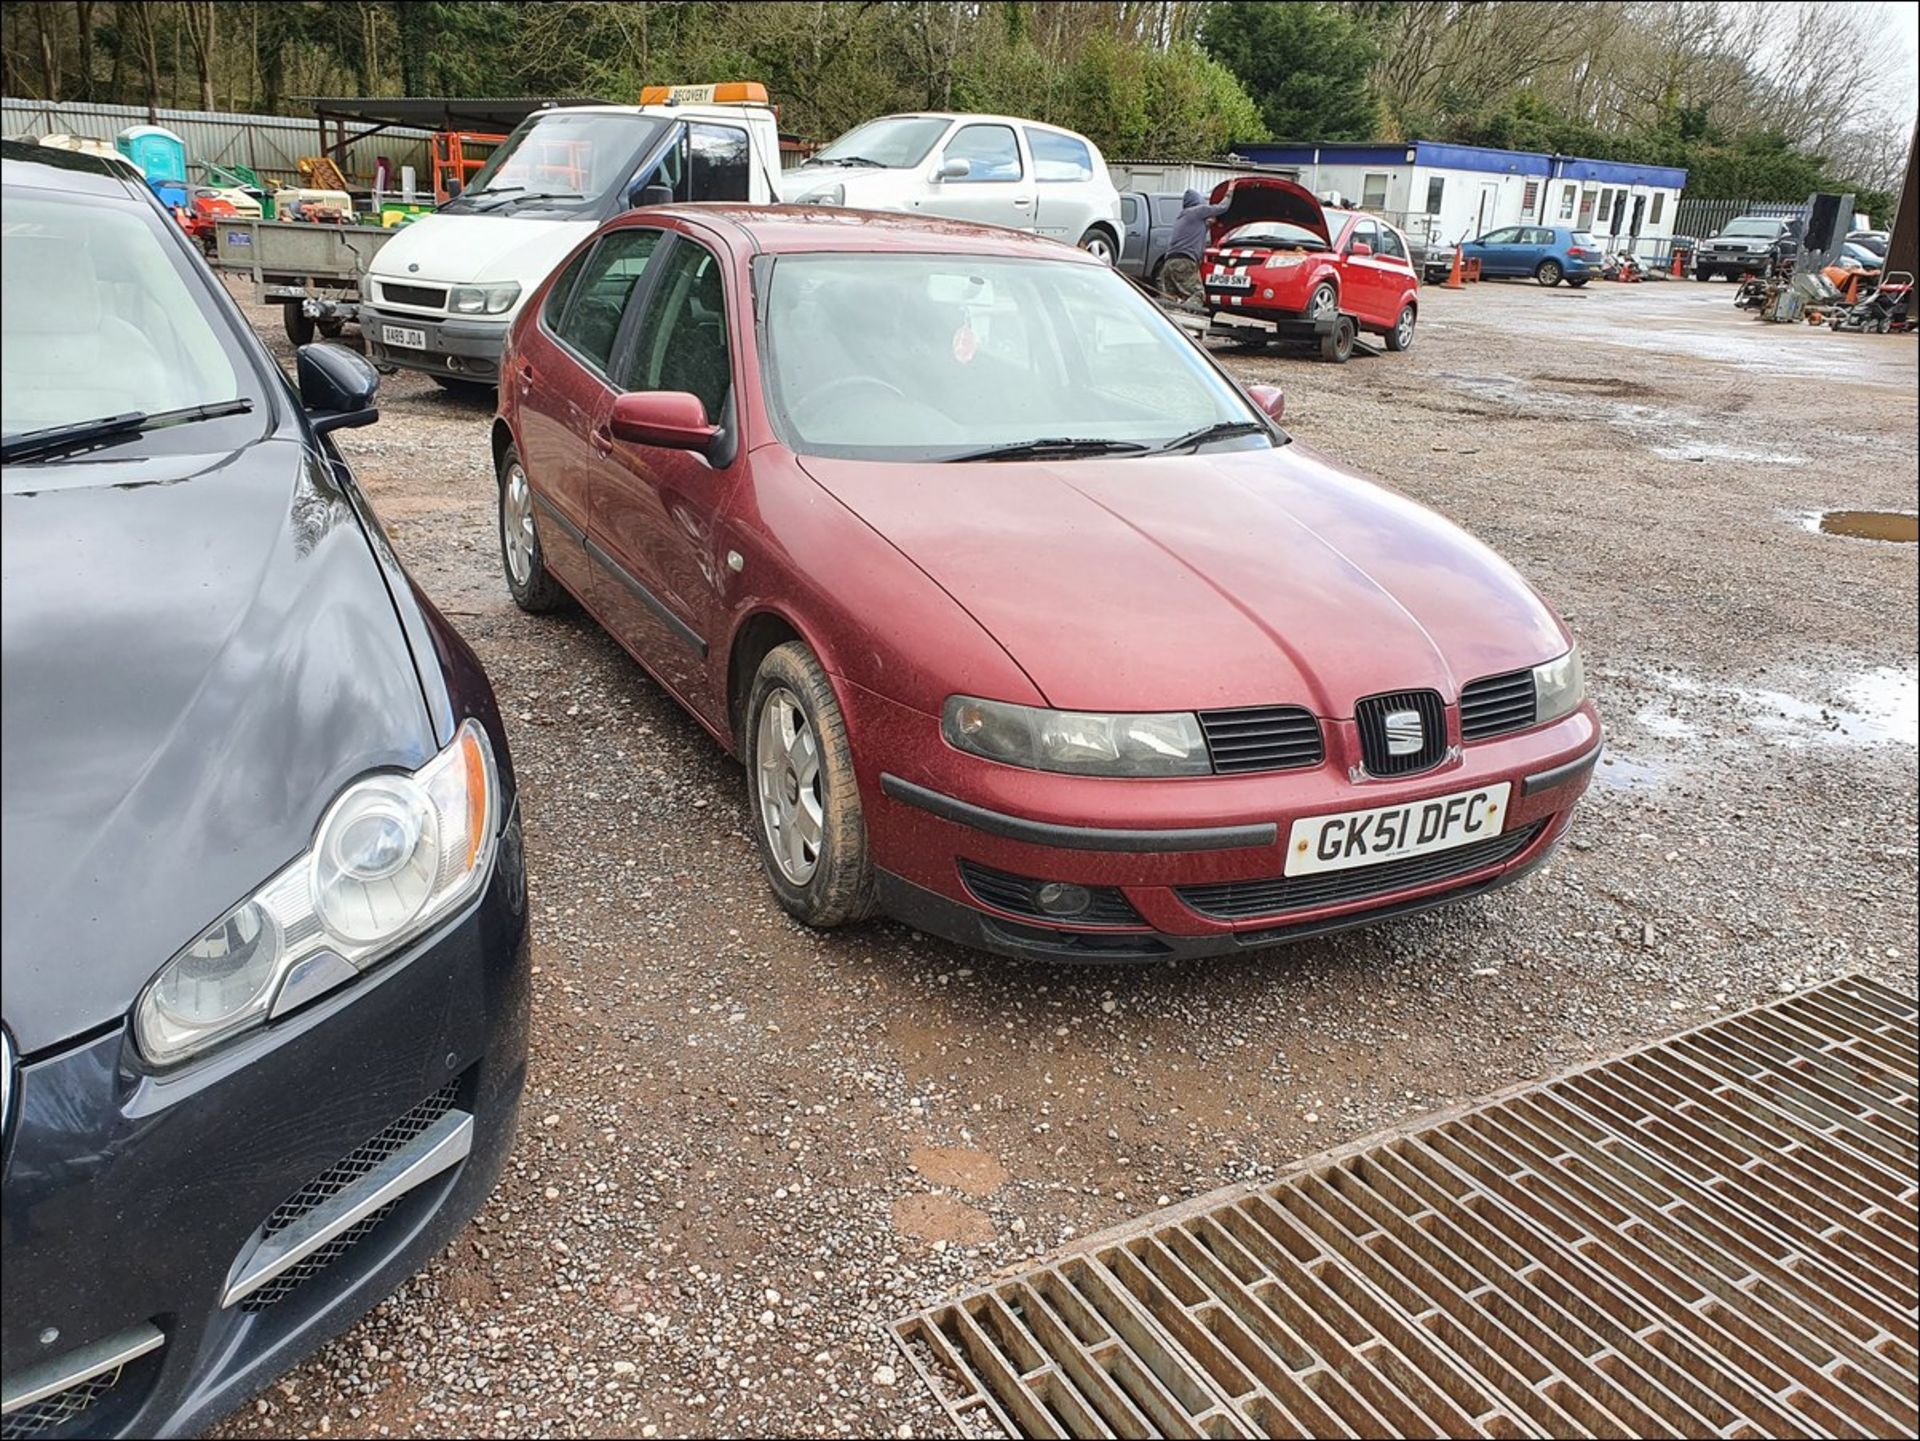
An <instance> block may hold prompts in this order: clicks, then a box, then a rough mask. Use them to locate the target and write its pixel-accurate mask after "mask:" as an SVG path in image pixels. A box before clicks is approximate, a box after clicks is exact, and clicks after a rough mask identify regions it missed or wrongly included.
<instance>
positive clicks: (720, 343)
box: [621, 238, 733, 424]
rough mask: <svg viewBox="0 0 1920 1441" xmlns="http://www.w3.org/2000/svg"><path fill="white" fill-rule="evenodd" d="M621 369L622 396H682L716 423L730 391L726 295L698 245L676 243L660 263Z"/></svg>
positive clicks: (714, 262)
mask: <svg viewBox="0 0 1920 1441" xmlns="http://www.w3.org/2000/svg"><path fill="white" fill-rule="evenodd" d="M632 349H633V354H632V357H631V358H630V360H629V361H628V363H627V364H626V365H625V366H624V367H623V368H622V370H623V378H622V382H621V383H622V386H623V388H625V389H627V390H684V391H687V392H688V393H689V394H692V395H697V396H699V397H700V403H701V404H702V405H704V406H705V407H706V408H707V419H708V420H710V421H712V422H714V423H715V424H718V423H719V420H720V417H721V414H722V413H723V412H724V411H725V409H726V405H727V397H728V395H729V394H730V393H731V392H732V389H733V367H732V365H731V363H730V361H729V360H728V356H727V305H726V291H725V287H724V285H723V284H722V283H721V278H720V262H719V260H718V259H717V258H716V257H715V256H714V254H713V252H712V251H710V250H708V249H707V248H706V247H705V246H703V245H696V244H695V243H694V242H692V241H690V240H687V239H684V238H682V239H678V240H676V241H675V242H674V245H673V248H672V249H671V250H670V251H668V252H667V255H666V257H665V258H664V259H663V260H662V261H661V265H660V274H659V276H658V278H657V279H656V280H655V281H654V282H653V287H652V290H651V291H650V292H649V295H648V298H647V308H646V312H645V313H644V314H643V315H642V316H641V317H640V324H639V327H638V331H637V333H636V336H635V339H634V343H633V347H632Z"/></svg>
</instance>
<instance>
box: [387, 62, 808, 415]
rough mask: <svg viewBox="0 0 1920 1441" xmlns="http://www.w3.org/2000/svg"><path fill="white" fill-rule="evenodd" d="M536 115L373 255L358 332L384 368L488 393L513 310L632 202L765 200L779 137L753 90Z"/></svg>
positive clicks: (656, 96) (681, 93)
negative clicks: (449, 195)
mask: <svg viewBox="0 0 1920 1441" xmlns="http://www.w3.org/2000/svg"><path fill="white" fill-rule="evenodd" d="M641 99H642V101H643V103H642V104H640V105H574V106H566V107H563V108H555V109H550V110H541V111H536V112H535V113H534V114H532V115H530V116H528V117H527V118H526V119H525V120H524V121H522V122H521V123H520V124H519V125H517V126H515V127H514V130H513V133H512V134H510V135H509V136H507V138H506V140H505V141H504V142H503V143H502V144H501V146H500V148H499V149H497V150H496V151H494V153H493V155H492V156H491V157H490V158H489V159H488V161H487V164H486V166H485V167H484V168H483V169H481V170H480V171H479V172H478V173H477V174H476V175H475V176H474V177H473V180H472V182H471V183H470V184H469V185H468V186H467V187H466V189H465V190H463V191H462V192H461V193H460V194H459V195H458V196H456V197H455V198H454V199H452V200H450V201H448V202H447V203H446V204H445V205H443V206H441V207H440V208H439V209H438V210H436V211H435V212H434V213H433V214H432V215H426V216H422V217H421V218H420V219H418V220H415V221H413V222H412V223H411V224H409V225H407V226H405V227H404V228H403V229H401V230H400V231H399V233H398V234H396V235H394V237H393V238H392V239H391V240H390V241H388V242H387V244H386V245H384V246H382V247H381V249H380V251H379V252H378V253H377V254H376V255H375V256H374V257H373V262H372V265H371V266H370V267H369V271H368V278H367V283H366V284H365V285H364V286H363V287H362V295H361V304H360V328H361V331H362V332H363V333H364V334H365V336H366V340H367V349H368V353H369V354H370V355H371V356H372V358H373V359H374V361H375V362H376V363H378V364H381V365H392V366H398V367H401V368H403V369H407V370H420V371H425V372H426V373H427V374H428V375H431V376H432V377H433V378H434V379H435V380H436V381H438V382H440V383H441V384H443V385H447V386H461V385H471V386H489V387H490V386H492V385H494V384H495V383H496V381H497V379H498V376H499V370H500V350H501V346H502V345H503V344H504V343H505V341H506V336H507V330H508V327H509V326H511V325H512V323H513V319H514V316H515V315H516V314H518V312H519V309H520V305H521V303H522V301H523V300H524V299H525V298H526V297H527V296H528V295H529V294H531V293H532V292H533V290H534V288H535V287H536V286H537V285H539V283H540V282H541V281H543V280H545V279H546V278H547V276H548V274H549V273H551V271H552V270H553V268H554V266H556V265H558V264H559V263H560V261H561V260H563V259H564V258H565V257H566V256H567V255H568V254H569V253H570V252H571V251H572V250H573V248H574V246H576V245H578V244H579V243H580V242H581V241H582V240H584V239H586V237H587V236H589V235H591V234H592V233H593V229H594V227H595V226H597V225H599V224H600V223H601V222H602V221H604V220H608V219H611V218H612V217H613V216H615V215H618V214H620V213H621V212H623V211H625V210H629V209H632V208H633V207H635V206H639V205H662V204H669V203H672V202H675V201H690V200H739V201H749V202H752V203H754V204H761V205H764V204H768V203H770V202H771V201H772V200H773V199H774V198H775V194H776V189H777V186H778V184H779V175H780V136H779V131H778V129H777V127H776V125H775V122H774V114H773V110H772V109H771V108H770V107H769V106H768V105H767V104H766V92H765V91H764V90H763V89H761V88H760V87H759V86H758V85H717V86H716V85H705V86H675V87H672V88H670V89H669V88H667V87H661V88H659V89H657V90H656V89H649V90H647V91H643V92H642V95H641Z"/></svg>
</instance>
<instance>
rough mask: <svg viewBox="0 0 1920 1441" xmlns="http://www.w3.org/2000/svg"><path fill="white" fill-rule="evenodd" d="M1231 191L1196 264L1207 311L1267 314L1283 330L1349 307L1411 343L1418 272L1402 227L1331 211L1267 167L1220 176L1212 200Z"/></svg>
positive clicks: (1367, 324)
mask: <svg viewBox="0 0 1920 1441" xmlns="http://www.w3.org/2000/svg"><path fill="white" fill-rule="evenodd" d="M1229 187H1231V188H1229ZM1229 194H1231V196H1232V204H1231V206H1230V207H1229V208H1228V210H1227V212H1226V213H1225V214H1224V215H1222V216H1220V217H1219V218H1218V219H1216V220H1214V221H1213V222H1212V224H1211V226H1210V227H1209V228H1210V231H1211V234H1212V239H1213V244H1212V245H1211V246H1209V247H1208V249H1207V254H1206V260H1205V263H1204V264H1203V265H1202V267H1201V272H1200V274H1201V282H1202V284H1203V286H1204V288H1205V291H1206V297H1207V308H1208V309H1209V310H1211V311H1213V312H1215V313H1216V314H1224V315H1232V316H1247V317H1251V318H1254V319H1259V320H1267V321H1273V322H1275V323H1276V324H1277V325H1278V327H1279V329H1280V333H1281V335H1282V336H1286V335H1288V334H1290V333H1293V332H1295V331H1300V330H1302V329H1304V328H1312V327H1314V326H1315V325H1316V324H1320V325H1321V326H1322V327H1323V328H1324V324H1325V323H1326V322H1328V321H1331V320H1332V319H1333V318H1334V317H1336V316H1340V315H1345V316H1347V317H1348V318H1349V319H1350V320H1351V321H1352V322H1353V326H1354V328H1355V329H1358V330H1371V331H1376V332H1378V333H1379V335H1380V336H1381V338H1382V339H1383V340H1385V342H1386V346H1387V349H1389V350H1406V349H1408V348H1409V347H1411V346H1412V344H1413V327H1414V324H1415V322H1416V321H1418V319H1419V317H1420V299H1419V290H1420V277H1419V276H1418V275H1417V274H1416V273H1415V272H1414V268H1413V260H1412V257H1411V255H1410V254H1409V252H1408V250H1407V242H1406V237H1404V236H1403V235H1401V234H1400V232H1399V231H1397V230H1395V229H1394V228H1393V227H1392V226H1391V225H1389V224H1387V222H1386V221H1384V220H1381V219H1380V218H1378V217H1377V216H1373V215H1367V214H1365V213H1363V212H1361V211H1357V210H1330V209H1328V208H1326V207H1325V206H1323V205H1321V203H1320V202H1319V201H1318V200H1316V199H1315V198H1314V197H1313V195H1312V193H1311V192H1310V191H1308V190H1307V189H1305V188H1304V187H1303V186H1300V185H1296V184H1295V183H1294V182H1293V181H1291V180H1281V179H1279V178H1277V177H1273V176H1254V177H1247V176H1242V177H1240V178H1239V179H1237V180H1232V181H1223V182H1222V183H1221V184H1220V186H1219V187H1218V188H1217V189H1215V191H1214V192H1213V196H1212V200H1213V203H1214V204H1216V205H1218V204H1219V203H1220V202H1221V201H1222V200H1225V199H1226V198H1227V197H1228V195H1229ZM1347 345H1348V348H1349V349H1350V348H1351V335H1349V336H1348V337H1347ZM1334 358H1336V359H1341V360H1344V359H1346V355H1345V353H1342V354H1340V355H1338V356H1336V357H1334Z"/></svg>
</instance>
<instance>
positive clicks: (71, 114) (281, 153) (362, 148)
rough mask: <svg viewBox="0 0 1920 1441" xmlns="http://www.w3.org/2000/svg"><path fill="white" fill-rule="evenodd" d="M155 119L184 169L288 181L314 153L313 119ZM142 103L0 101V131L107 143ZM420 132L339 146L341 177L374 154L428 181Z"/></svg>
mask: <svg viewBox="0 0 1920 1441" xmlns="http://www.w3.org/2000/svg"><path fill="white" fill-rule="evenodd" d="M155 116H156V117H157V123H159V124H161V125H164V126H166V128H167V129H169V130H171V131H173V132H174V133H175V134H176V135H178V136H179V137H180V138H181V139H182V140H184V141H185V142H186V145H187V164H188V167H189V168H190V169H192V170H194V171H196V172H198V171H199V170H200V168H201V167H202V166H205V165H208V164H216V165H246V166H250V167H251V168H252V169H254V170H256V171H258V172H259V173H260V175H261V176H262V177H263V178H265V179H269V180H278V181H284V182H287V183H294V182H295V181H296V179H297V171H296V168H295V167H296V165H297V162H298V161H299V159H300V157H301V156H303V155H318V154H319V153H320V125H319V122H318V121H316V120H311V119H303V118H302V117H300V116H296V115H240V114H229V113H225V112H221V111H211V110H160V111H156V112H155ZM146 123H147V109H146V107H145V106H144V105H83V104H77V103H71V102H67V101H49V100H18V99H14V98H12V97H8V98H6V99H4V100H0V129H4V133H5V134H6V135H8V136H9V137H13V136H25V137H29V138H34V139H37V138H38V137H40V136H42V135H58V134H66V135H91V136H94V137H96V138H98V139H101V140H106V141H111V140H112V139H113V137H114V136H116V135H118V134H119V133H120V132H121V131H122V130H124V129H126V128H127V127H128V126H129V125H145V124H146ZM428 135H429V132H428V131H425V130H415V129H403V128H401V127H398V126H396V127H394V128H392V129H388V130H383V131H381V132H380V133H379V134H378V135H374V136H369V137H368V138H367V139H364V140H356V141H353V142H351V143H350V144H349V145H348V146H347V158H346V160H345V161H344V162H343V164H342V168H343V169H344V170H346V171H347V173H348V176H349V178H355V177H358V178H359V179H362V180H366V181H369V182H370V181H371V179H372V176H373V165H374V160H375V158H376V157H378V156H381V155H384V156H386V157H387V158H388V159H389V160H390V161H392V162H393V171H394V174H396V175H398V174H399V172H400V167H401V166H403V165H411V166H413V167H414V169H415V171H417V172H418V173H419V175H420V176H421V178H422V183H423V184H427V185H429V186H430V185H431V183H432V176H431V173H430V168H429V157H428V150H427V137H428Z"/></svg>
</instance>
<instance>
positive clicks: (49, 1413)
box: [0, 1366, 126, 1441]
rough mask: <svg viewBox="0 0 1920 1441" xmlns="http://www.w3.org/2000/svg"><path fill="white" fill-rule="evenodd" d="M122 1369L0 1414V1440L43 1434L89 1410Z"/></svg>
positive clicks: (23, 1439) (116, 1382) (25, 1440)
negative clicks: (2, 1414)
mask: <svg viewBox="0 0 1920 1441" xmlns="http://www.w3.org/2000/svg"><path fill="white" fill-rule="evenodd" d="M125 1369H126V1368H125V1367H123V1366H116V1367H114V1368H113V1370H111V1371H106V1372H103V1373H101V1374H100V1375H98V1376H89V1377H88V1378H87V1379H86V1380H84V1381H82V1382H80V1383H78V1384H77V1385H73V1386H69V1387H67V1389H66V1390H64V1391H56V1392H54V1393H53V1395H51V1396H43V1397H41V1398H40V1400H38V1401H30V1402H28V1403H27V1404H26V1405H25V1406H22V1407H21V1408H20V1409H19V1410H17V1411H9V1412H7V1414H6V1415H5V1416H0V1441H29V1438H30V1437H36V1436H45V1435H46V1434H47V1433H48V1432H50V1431H55V1430H58V1429H59V1428H60V1427H62V1426H65V1425H66V1424H67V1423H68V1422H70V1421H74V1420H77V1419H78V1418H79V1417H80V1416H81V1415H83V1414H84V1413H86V1412H88V1411H90V1410H92V1409H93V1403H94V1402H96V1401H98V1400H99V1399H100V1398H101V1397H102V1396H104V1395H106V1394H107V1392H109V1391H111V1390H112V1389H113V1388H114V1387H115V1386H117V1385H119V1384H120V1374H121V1372H122V1371H124V1370H125Z"/></svg>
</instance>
